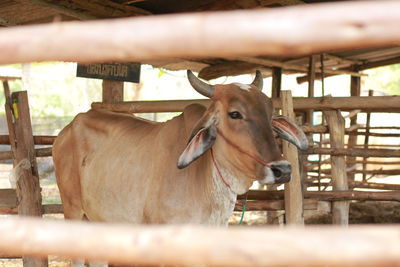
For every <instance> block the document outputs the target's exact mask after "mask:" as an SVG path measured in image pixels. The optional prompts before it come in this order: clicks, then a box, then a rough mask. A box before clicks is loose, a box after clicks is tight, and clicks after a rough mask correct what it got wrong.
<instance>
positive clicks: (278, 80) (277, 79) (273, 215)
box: [267, 67, 282, 224]
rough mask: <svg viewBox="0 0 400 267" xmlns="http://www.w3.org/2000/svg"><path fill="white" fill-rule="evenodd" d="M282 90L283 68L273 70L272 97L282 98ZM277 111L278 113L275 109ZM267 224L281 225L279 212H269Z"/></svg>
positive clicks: (271, 188)
mask: <svg viewBox="0 0 400 267" xmlns="http://www.w3.org/2000/svg"><path fill="white" fill-rule="evenodd" d="M281 89H282V68H279V67H273V68H272V86H271V97H274V98H276V97H280V95H281ZM275 111H277V110H276V109H275ZM277 188H278V186H276V185H267V189H268V190H276V189H277ZM267 224H279V212H276V211H267Z"/></svg>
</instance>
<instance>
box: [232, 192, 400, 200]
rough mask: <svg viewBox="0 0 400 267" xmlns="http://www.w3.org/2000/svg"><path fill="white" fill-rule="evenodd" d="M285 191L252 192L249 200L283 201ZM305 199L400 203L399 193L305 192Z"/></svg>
mask: <svg viewBox="0 0 400 267" xmlns="http://www.w3.org/2000/svg"><path fill="white" fill-rule="evenodd" d="M284 194H285V193H284V191H282V190H280V191H264V190H250V191H249V192H248V194H247V198H248V199H251V200H281V199H283V198H284ZM245 197H246V196H245V195H239V196H238V200H241V199H243V198H245ZM304 198H305V199H318V200H322V201H339V200H340V201H345V200H346V201H348V200H359V201H368V200H374V201H400V192H399V191H388V192H371V191H352V190H346V191H320V192H318V191H305V192H304Z"/></svg>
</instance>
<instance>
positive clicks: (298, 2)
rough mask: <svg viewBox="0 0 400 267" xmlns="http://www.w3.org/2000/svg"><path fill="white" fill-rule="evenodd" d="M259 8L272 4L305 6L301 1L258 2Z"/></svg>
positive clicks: (277, 0) (263, 0)
mask: <svg viewBox="0 0 400 267" xmlns="http://www.w3.org/2000/svg"><path fill="white" fill-rule="evenodd" d="M259 2H260V5H261V6H269V5H273V4H279V5H281V6H292V5H302V4H305V3H304V1H302V0H260V1H259Z"/></svg>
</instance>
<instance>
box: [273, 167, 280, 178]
mask: <svg viewBox="0 0 400 267" xmlns="http://www.w3.org/2000/svg"><path fill="white" fill-rule="evenodd" d="M271 170H272V172H273V173H274V176H275V177H276V178H279V177H281V176H282V172H281V170H279V169H277V168H271Z"/></svg>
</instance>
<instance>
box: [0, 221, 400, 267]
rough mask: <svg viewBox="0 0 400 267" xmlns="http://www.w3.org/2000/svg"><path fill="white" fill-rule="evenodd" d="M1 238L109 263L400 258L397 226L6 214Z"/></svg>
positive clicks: (2, 246) (9, 250) (17, 251)
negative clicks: (111, 221)
mask: <svg viewBox="0 0 400 267" xmlns="http://www.w3.org/2000/svg"><path fill="white" fill-rule="evenodd" d="M15 229H18V231H15ZM0 236H1V237H2V238H1V239H0V251H1V252H2V254H8V255H30V256H41V257H43V256H47V255H59V256H62V257H67V258H78V259H83V258H84V259H87V260H94V261H106V262H109V263H113V264H131V265H132V264H145V265H150V264H152V265H155V264H165V265H213V266H214V265H219V266H299V265H302V266H308V265H313V266H320V265H321V266H343V265H344V264H345V265H346V266H366V265H367V266H371V265H376V266H378V265H379V266H389V265H393V264H396V263H398V262H400V253H399V251H400V229H399V227H398V226H353V227H349V228H348V229H343V228H338V227H321V226H320V227H308V228H307V230H306V231H305V230H304V229H303V228H293V227H291V228H276V227H269V228H213V227H202V226H128V225H105V224H100V223H85V222H63V221H50V220H49V221H46V220H45V221H43V220H37V219H30V218H4V219H2V220H1V224H0ZM266 241H268V242H266ZM357 244H361V245H357ZM263 255H269V256H268V257H264V256H263Z"/></svg>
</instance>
